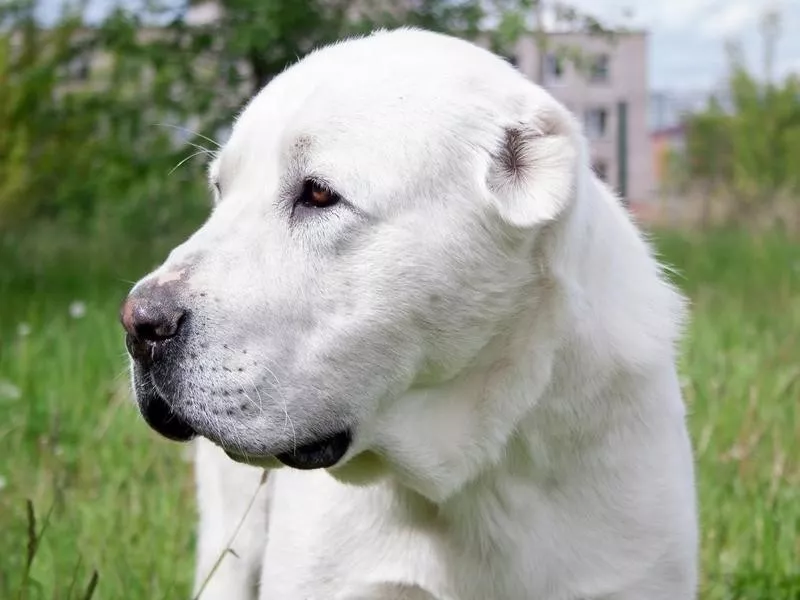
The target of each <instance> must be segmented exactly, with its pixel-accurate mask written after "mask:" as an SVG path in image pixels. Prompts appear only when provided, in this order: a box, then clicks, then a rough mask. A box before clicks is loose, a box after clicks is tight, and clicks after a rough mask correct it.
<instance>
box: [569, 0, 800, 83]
mask: <svg viewBox="0 0 800 600" xmlns="http://www.w3.org/2000/svg"><path fill="white" fill-rule="evenodd" d="M572 4H574V5H576V6H577V7H579V8H581V9H582V10H584V11H586V12H589V13H591V14H594V15H596V16H597V17H599V18H601V20H602V19H605V20H606V21H609V22H622V23H625V24H627V25H629V26H637V27H642V28H644V29H646V30H647V31H648V32H649V33H650V46H649V63H650V69H649V71H650V87H651V89H654V90H659V91H675V92H701V91H707V90H710V89H714V88H717V87H719V86H720V85H721V84H722V83H723V82H724V80H725V77H726V74H727V72H728V59H727V56H726V53H725V42H726V40H728V39H736V40H740V41H741V43H742V45H743V49H744V54H745V59H746V62H747V64H748V66H749V67H750V68H752V69H753V71H754V72H755V73H757V74H758V73H763V71H764V59H763V56H764V51H763V48H764V44H763V36H762V33H761V29H760V17H761V15H762V14H763V13H764V12H765V11H766V10H768V9H770V8H775V9H777V10H779V12H780V14H781V24H780V33H779V35H778V36H777V37H776V38H775V40H774V41H775V58H774V63H773V73H774V76H775V77H783V76H786V75H788V74H789V73H792V72H798V73H800V36H798V33H800V0H572ZM626 9H629V10H630V11H632V13H633V17H632V18H629V19H625V18H624V17H623V15H624V13H625V10H626Z"/></svg>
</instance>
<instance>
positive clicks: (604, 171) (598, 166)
mask: <svg viewBox="0 0 800 600" xmlns="http://www.w3.org/2000/svg"><path fill="white" fill-rule="evenodd" d="M592 170H593V171H594V173H595V175H597V177H599V178H600V180H601V181H605V182H608V163H607V162H606V161H605V160H603V159H602V158H596V159H594V160H593V161H592Z"/></svg>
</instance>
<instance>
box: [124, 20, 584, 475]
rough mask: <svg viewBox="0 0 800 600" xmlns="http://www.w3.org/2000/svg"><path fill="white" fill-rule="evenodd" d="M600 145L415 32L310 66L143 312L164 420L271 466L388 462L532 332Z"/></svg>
mask: <svg viewBox="0 0 800 600" xmlns="http://www.w3.org/2000/svg"><path fill="white" fill-rule="evenodd" d="M581 144H582V142H581V137H580V134H579V133H578V127H577V125H576V124H575V123H574V122H573V120H572V117H571V116H570V115H569V113H568V112H567V111H566V110H565V109H564V108H562V107H561V106H560V105H559V104H557V103H556V102H555V101H554V100H553V99H552V98H551V97H550V96H549V95H547V94H546V93H545V92H543V91H542V90H541V89H540V88H538V87H537V86H535V85H534V84H532V83H530V82H529V81H527V80H526V79H525V78H524V77H523V76H522V75H521V74H519V73H518V72H517V71H516V70H515V69H514V68H513V67H512V66H510V65H509V64H507V63H506V62H505V61H503V60H502V59H500V58H498V57H496V56H494V55H492V54H491V53H489V52H487V51H485V50H482V49H480V48H478V47H476V46H473V45H471V44H469V43H466V42H463V41H459V40H456V39H453V38H449V37H445V36H441V35H437V34H432V33H426V32H421V31H415V30H400V31H395V32H381V33H377V34H374V35H372V36H369V37H366V38H362V39H356V40H351V41H347V42H344V43H341V44H338V45H334V46H331V47H328V48H325V49H323V50H321V51H318V52H315V53H313V54H312V55H310V56H308V57H306V58H305V59H304V60H302V61H301V62H300V63H299V64H297V65H296V66H294V67H292V68H291V69H289V70H288V71H286V72H285V73H283V74H282V75H280V76H279V77H277V78H276V79H274V80H273V81H272V83H270V84H269V85H268V86H267V87H266V88H265V89H264V90H263V91H262V92H261V93H260V94H258V95H257V96H256V97H255V98H254V99H253V100H252V102H251V103H250V104H249V106H247V108H246V109H245V110H244V112H243V113H242V115H241V116H240V118H239V119H238V120H237V122H236V124H235V126H234V128H233V132H232V134H231V137H230V140H229V141H228V143H227V144H226V145H225V147H224V148H222V150H221V151H220V153H219V155H218V157H217V158H216V160H215V161H214V163H213V164H212V166H211V168H210V180H211V185H212V187H213V190H214V192H213V193H214V196H215V207H214V209H213V212H212V214H211V216H210V218H209V219H208V221H207V222H206V223H205V224H204V225H203V226H202V227H201V228H200V229H199V230H198V231H197V232H196V233H195V234H194V235H193V236H192V237H190V238H189V239H188V240H187V241H186V242H185V243H183V244H182V245H180V246H178V247H177V248H175V249H174V251H173V252H172V253H171V254H170V256H169V257H168V259H167V260H166V262H165V263H164V264H163V265H162V266H161V267H159V268H158V269H157V270H156V271H154V272H153V273H151V274H150V275H148V276H147V277H145V278H144V279H143V280H141V281H140V282H139V283H138V284H137V285H136V286H135V287H134V289H133V290H132V291H131V294H130V296H129V297H128V299H127V300H126V302H125V304H124V306H123V308H122V321H123V324H124V326H125V328H126V329H127V332H128V336H127V344H128V349H129V351H130V354H131V356H132V358H133V360H132V363H133V372H134V381H135V389H136V392H137V398H138V402H139V406H140V407H141V410H142V413H143V414H144V416H145V418H146V419H147V421H148V422H149V423H150V425H151V426H152V427H154V428H155V429H156V430H157V431H159V432H161V433H162V434H164V435H166V436H168V437H171V438H174V439H188V438H190V437H192V436H194V435H195V434H199V435H202V436H205V437H208V438H210V439H211V440H213V441H214V442H216V443H217V444H219V445H221V446H222V447H223V448H225V449H226V450H227V451H228V452H229V454H231V455H232V456H234V457H236V458H239V459H242V460H248V461H250V462H255V463H263V462H269V461H270V460H272V459H274V458H277V460H278V461H280V462H283V463H285V464H288V465H291V466H295V467H299V468H318V467H330V466H333V465H335V464H337V463H338V462H346V460H349V457H350V456H352V455H353V454H357V453H359V452H362V451H364V450H370V449H373V450H375V449H376V448H379V447H380V443H381V439H382V436H384V434H385V433H386V432H385V431H384V429H383V427H384V423H385V422H386V420H385V419H384V416H385V415H386V414H387V411H394V412H396V411H397V410H406V409H402V408H400V409H398V403H403V402H404V397H405V396H406V395H407V394H409V393H411V392H413V390H420V389H432V388H436V386H439V385H443V384H444V383H445V382H448V381H452V380H453V379H454V378H456V377H458V376H459V375H460V374H463V373H464V372H465V371H468V370H469V369H470V368H472V365H474V364H475V363H476V361H479V360H480V356H481V352H482V350H483V349H484V348H485V347H486V346H487V344H488V343H489V342H490V340H492V338H493V337H495V336H496V335H497V334H498V331H500V330H501V329H502V328H503V327H506V326H508V324H509V323H513V322H514V319H513V315H514V314H516V312H517V311H519V309H520V303H521V301H522V299H523V298H525V297H526V296H528V295H529V294H530V293H532V291H531V290H532V288H535V283H536V277H537V264H536V261H535V260H534V259H533V256H532V251H531V248H532V247H533V246H534V244H535V240H536V237H537V235H538V232H540V231H541V230H542V228H543V227H544V226H545V224H547V223H551V222H553V221H554V220H557V219H558V218H559V216H560V215H561V214H563V213H564V212H565V211H566V210H568V208H569V206H570V203H571V202H572V199H573V198H574V196H575V186H576V185H577V183H576V181H577V180H576V178H577V176H578V173H579V172H582V170H583V168H584V166H583V158H582V152H581V150H580V147H581ZM579 167H580V168H579ZM407 410H408V411H413V410H414V408H413V406H412V404H411V403H410V404H409V407H408V409H407ZM420 418H422V416H421V415H420ZM407 421H408V422H409V423H413V421H414V415H408V419H407ZM395 433H396V432H395ZM379 453H380V452H378V454H379Z"/></svg>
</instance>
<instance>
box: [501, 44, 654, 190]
mask: <svg viewBox="0 0 800 600" xmlns="http://www.w3.org/2000/svg"><path fill="white" fill-rule="evenodd" d="M546 47H547V50H546V52H545V54H544V56H543V57H542V56H540V52H539V49H538V46H537V43H536V40H535V38H534V37H533V36H527V37H525V38H523V39H521V40H519V42H518V43H517V45H516V47H515V52H514V53H513V54H512V55H511V56H508V59H509V60H510V61H511V62H513V63H514V64H516V65H517V67H518V68H519V69H520V70H521V71H522V72H523V73H524V74H525V75H527V76H528V77H530V78H531V79H533V80H534V81H537V82H538V83H540V84H541V85H542V86H543V87H545V88H546V89H547V90H548V91H549V92H550V93H551V94H553V96H555V97H556V98H558V99H559V100H560V101H561V102H563V103H564V104H565V105H566V106H567V107H568V108H569V109H570V110H571V111H572V112H574V113H575V114H576V115H577V116H578V117H579V119H580V120H581V122H582V123H583V127H584V131H585V133H586V135H587V136H588V138H589V141H590V146H591V153H592V164H593V166H594V169H595V172H596V173H597V174H598V175H599V176H600V177H601V178H602V179H604V180H605V181H607V182H608V183H609V184H610V185H611V186H612V187H614V188H615V189H616V190H617V192H618V193H619V194H620V195H621V196H623V197H624V198H625V199H626V200H628V201H630V202H634V203H638V202H643V201H646V200H648V199H650V198H651V197H652V194H653V191H654V188H655V179H654V168H653V166H654V165H653V155H652V149H651V140H650V135H649V119H650V114H649V92H648V73H647V51H648V41H647V34H646V33H645V32H626V33H621V34H616V35H614V36H613V37H603V36H598V35H590V34H587V33H576V32H565V33H551V34H548V36H547V44H546Z"/></svg>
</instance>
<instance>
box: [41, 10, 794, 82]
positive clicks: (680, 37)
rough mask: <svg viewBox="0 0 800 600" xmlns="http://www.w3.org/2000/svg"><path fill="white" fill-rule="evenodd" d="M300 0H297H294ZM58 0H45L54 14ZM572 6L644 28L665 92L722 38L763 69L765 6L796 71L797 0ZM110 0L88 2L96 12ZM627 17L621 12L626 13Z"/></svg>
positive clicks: (778, 51)
mask: <svg viewBox="0 0 800 600" xmlns="http://www.w3.org/2000/svg"><path fill="white" fill-rule="evenodd" d="M298 1H303V0H298ZM59 3H60V0H45V1H44V4H45V6H46V9H45V12H50V13H51V14H52V13H54V12H55V10H56V8H55V7H56V6H58V4H59ZM569 3H570V4H572V5H573V6H575V7H576V8H579V9H581V10H582V11H584V12H587V13H589V14H592V15H593V16H596V17H598V18H600V19H601V21H602V22H603V23H607V24H609V25H613V24H615V23H622V24H625V25H628V26H632V27H638V28H644V29H645V30H647V31H648V32H649V34H650V36H649V37H650V46H649V66H650V69H649V74H650V88H651V89H652V90H654V91H662V92H668V93H676V94H682V93H688V94H695V93H697V94H702V93H704V92H708V91H711V90H713V89H715V88H718V87H719V86H720V85H722V84H723V82H724V80H725V76H726V73H727V69H728V61H727V58H726V54H725V49H724V48H725V41H726V40H728V39H738V40H741V42H742V44H743V47H744V50H745V57H746V60H747V62H748V65H749V66H750V67H751V68H752V69H753V70H754V72H756V73H760V72H763V71H764V68H763V64H764V61H763V38H762V35H761V32H760V29H759V22H760V16H761V14H763V12H764V11H765V10H767V9H768V8H770V7H775V8H777V9H778V10H779V11H780V13H781V15H782V20H781V28H780V34H779V35H778V37H777V38H776V40H775V58H774V75H775V76H776V77H782V76H785V75H788V74H789V73H792V72H796V73H800V35H798V33H800V0H570V2H569ZM112 4H113V2H112V1H111V0H93V1H90V3H89V10H90V13H91V14H93V15H95V16H97V15H101V14H102V13H103V12H104V11H105V10H107V9H108V7H109V6H111V5H112ZM628 13H629V14H630V16H626V14H628Z"/></svg>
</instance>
